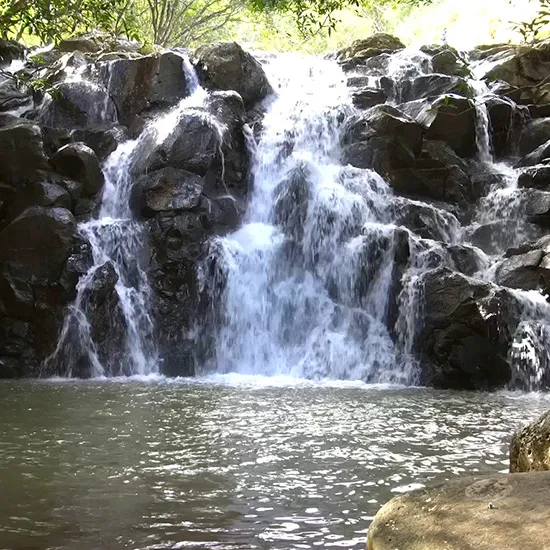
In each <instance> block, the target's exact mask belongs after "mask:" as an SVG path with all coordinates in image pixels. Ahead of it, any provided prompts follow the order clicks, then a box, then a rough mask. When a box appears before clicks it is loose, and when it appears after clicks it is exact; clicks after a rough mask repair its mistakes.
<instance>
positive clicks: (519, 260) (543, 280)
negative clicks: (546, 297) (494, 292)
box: [495, 250, 550, 294]
mask: <svg viewBox="0 0 550 550" xmlns="http://www.w3.org/2000/svg"><path fill="white" fill-rule="evenodd" d="M543 257H544V253H543V251H542V250H532V251H530V252H526V253H525V254H518V255H516V256H510V257H509V258H508V259H506V260H504V261H503V262H502V263H501V264H500V265H499V267H498V269H497V271H496V276H495V281H496V282H497V283H498V284H500V285H502V286H507V287H510V288H519V289H522V290H540V291H542V293H543V294H549V293H550V269H548V267H550V265H548V267H543V266H544V265H547V262H545V264H542V260H543ZM548 259H550V257H549V258H548Z"/></svg>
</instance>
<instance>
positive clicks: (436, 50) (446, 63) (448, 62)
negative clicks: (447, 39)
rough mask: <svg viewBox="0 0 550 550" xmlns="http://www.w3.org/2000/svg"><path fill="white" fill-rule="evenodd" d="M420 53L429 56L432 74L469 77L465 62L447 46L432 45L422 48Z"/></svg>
mask: <svg viewBox="0 0 550 550" xmlns="http://www.w3.org/2000/svg"><path fill="white" fill-rule="evenodd" d="M420 51H421V52H424V53H425V54H427V55H429V56H431V58H432V59H431V62H432V70H433V72H434V73H438V74H446V75H449V76H463V77H467V76H470V71H469V69H468V66H467V64H466V62H465V61H464V60H463V59H462V58H461V57H460V55H459V54H458V52H457V51H456V50H455V49H454V48H451V47H450V46H447V45H441V44H433V45H429V46H422V47H421V48H420Z"/></svg>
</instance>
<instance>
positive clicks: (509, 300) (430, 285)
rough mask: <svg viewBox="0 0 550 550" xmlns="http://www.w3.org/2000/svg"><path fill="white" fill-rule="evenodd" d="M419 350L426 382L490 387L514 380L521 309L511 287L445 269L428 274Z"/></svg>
mask: <svg viewBox="0 0 550 550" xmlns="http://www.w3.org/2000/svg"><path fill="white" fill-rule="evenodd" d="M423 289H424V290H423V303H422V308H423V312H424V322H423V326H422V329H421V330H420V333H419V335H418V340H417V342H418V344H417V345H418V350H419V352H420V356H421V361H422V364H424V365H426V367H425V372H424V382H425V383H426V384H428V385H430V386H434V387H436V388H453V389H469V390H480V389H482V390H491V389H496V388H500V387H504V386H506V384H507V383H508V382H509V381H510V378H511V368H510V365H509V363H508V355H507V354H508V349H509V348H510V345H511V343H512V340H513V336H514V332H515V330H516V328H517V326H518V323H519V318H520V313H519V311H520V308H519V306H518V304H517V303H516V301H515V299H514V298H513V297H512V295H511V294H509V293H508V292H507V291H505V290H502V289H499V288H497V287H495V286H494V285H490V284H488V283H484V282H480V281H476V280H474V279H469V278H467V277H465V276H463V275H460V274H458V273H453V272H452V271H450V270H448V269H446V268H439V269H436V270H432V271H429V272H428V273H426V274H425V275H424V277H423Z"/></svg>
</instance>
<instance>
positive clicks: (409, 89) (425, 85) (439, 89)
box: [400, 74, 474, 102]
mask: <svg viewBox="0 0 550 550" xmlns="http://www.w3.org/2000/svg"><path fill="white" fill-rule="evenodd" d="M444 94H454V95H457V96H462V97H472V96H473V95H474V92H473V90H472V89H471V88H470V86H469V85H468V83H467V82H466V80H464V79H463V78H461V77H459V76H447V75H442V74H427V75H421V76H418V77H416V78H414V79H412V80H405V81H404V82H403V83H402V84H401V94H400V99H401V101H402V102H407V101H414V100H417V99H425V98H431V97H435V96H441V95H444Z"/></svg>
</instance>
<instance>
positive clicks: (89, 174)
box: [50, 143, 104, 196]
mask: <svg viewBox="0 0 550 550" xmlns="http://www.w3.org/2000/svg"><path fill="white" fill-rule="evenodd" d="M50 164H51V165H52V166H53V167H54V168H55V170H56V171H57V172H59V173H60V174H62V175H63V176H67V177H69V178H71V179H73V180H76V181H78V182H80V183H82V184H83V186H84V193H85V194H86V195H87V196H91V195H95V194H96V193H98V192H99V191H100V190H101V189H102V187H103V183H104V177H103V172H102V171H101V168H100V166H99V161H98V159H97V156H96V154H95V153H94V152H93V151H92V149H90V148H89V147H87V146H86V145H84V143H71V144H69V145H65V146H64V147H62V148H61V149H59V151H57V153H55V154H54V155H53V156H52V157H51V158H50Z"/></svg>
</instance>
